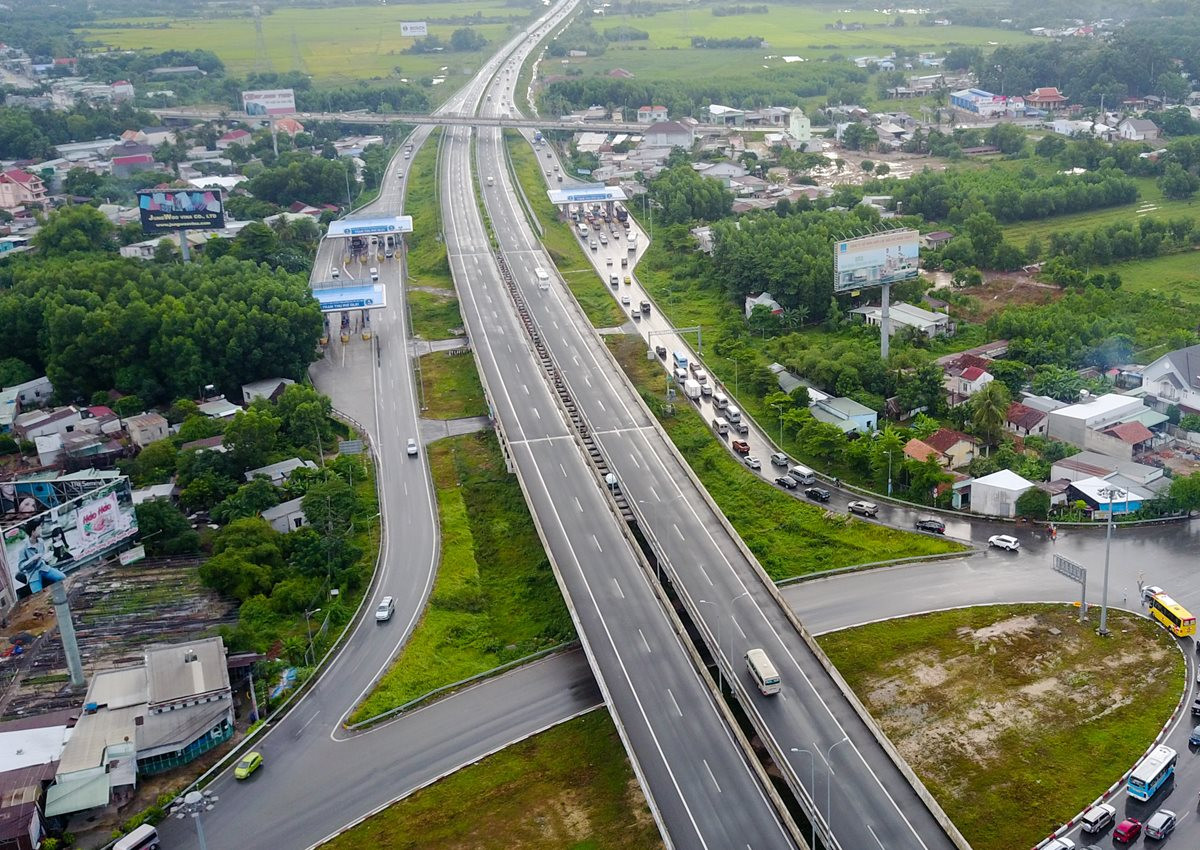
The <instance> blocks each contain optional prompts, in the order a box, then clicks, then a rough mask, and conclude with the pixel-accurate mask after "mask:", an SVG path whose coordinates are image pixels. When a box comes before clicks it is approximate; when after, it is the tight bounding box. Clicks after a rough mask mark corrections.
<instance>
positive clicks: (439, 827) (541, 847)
mask: <svg viewBox="0 0 1200 850" xmlns="http://www.w3.org/2000/svg"><path fill="white" fill-rule="evenodd" d="M324 846H325V847H326V848H327V850H350V848H358V847H387V848H392V850H409V848H417V847H420V848H421V850H458V848H463V847H471V848H475V850H561V848H573V850H599V848H605V850H652V849H653V848H661V847H662V840H661V839H660V838H659V836H658V830H657V829H656V828H655V825H654V820H653V818H652V817H651V815H650V810H649V808H648V807H647V805H646V800H645V797H643V795H642V792H641V789H640V788H639V787H638V784H637V780H636V779H635V778H634V776H633V770H632V768H631V767H630V765H629V760H628V758H626V756H625V750H624V748H623V747H622V746H621V740H620V738H619V737H618V736H617V730H616V728H615V727H614V726H613V723H612V720H611V719H610V718H609V716H608V713H607V712H605V711H601V710H597V711H593V712H590V713H588V714H585V715H584V716H583V717H577V718H575V719H574V720H568V721H567V722H566V723H563V724H561V725H559V726H556V727H554V728H553V729H550V730H548V731H546V732H542V733H541V734H538V735H534V736H533V737H532V738H528V739H527V740H525V741H522V742H520V743H518V744H513V745H512V746H511V747H506V748H505V749H503V750H501V751H500V752H498V753H496V754H495V755H491V756H488V757H487V758H485V759H483V760H482V761H480V762H479V763H477V764H473V765H471V766H469V767H465V768H463V769H462V770H460V771H458V772H457V773H453V774H451V775H450V776H447V777H446V778H445V779H442V780H441V781H439V782H437V783H436V784H434V785H431V786H429V787H428V788H424V789H422V790H420V791H417V792H416V793H414V794H412V795H410V796H408V797H406V798H405V799H403V800H401V801H400V802H398V803H396V804H394V805H392V806H390V807H388V808H387V809H384V810H383V811H382V812H380V813H379V814H377V815H374V816H373V817H371V818H369V819H367V820H366V821H363V823H361V824H359V825H358V826H356V827H354V828H353V829H351V830H349V831H347V832H345V833H343V834H342V835H339V836H338V837H337V838H335V839H333V840H332V841H330V842H329V843H328V844H326V845H324Z"/></svg>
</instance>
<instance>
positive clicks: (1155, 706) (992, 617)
mask: <svg viewBox="0 0 1200 850" xmlns="http://www.w3.org/2000/svg"><path fill="white" fill-rule="evenodd" d="M1110 617H1111V618H1112V619H1111V620H1110V626H1112V625H1115V627H1114V628H1113V629H1112V632H1111V634H1110V635H1109V636H1108V637H1104V638H1102V637H1100V636H1098V635H1097V634H1096V632H1095V627H1094V623H1090V624H1083V625H1080V624H1079V613H1078V609H1076V608H1073V607H1071V606H1064V605H1014V606H1004V605H997V606H988V607H980V608H965V609H959V610H953V611H944V612H939V613H935V614H928V615H922V616H918V617H910V618H905V619H900V620H889V621H887V622H883V623H875V624H871V625H868V626H862V627H860V628H854V629H849V630H846V631H844V632H835V633H833V634H828V635H825V636H823V637H822V638H821V639H820V642H821V646H822V647H823V648H824V649H825V651H826V652H827V653H828V654H829V656H830V658H831V659H832V660H833V662H834V664H836V665H837V667H838V669H839V670H840V671H841V673H842V675H843V676H845V677H846V680H847V681H848V682H849V683H850V686H851V687H852V688H853V689H854V691H855V692H856V693H857V694H858V695H859V697H860V698H861V699H862V700H863V702H864V703H865V704H866V705H867V707H868V709H870V710H871V712H872V715H873V716H874V717H875V719H876V720H877V721H879V723H880V725H881V726H882V727H883V729H884V731H885V732H887V734H888V737H889V738H890V739H891V740H892V741H893V742H894V743H895V744H896V746H897V748H898V749H899V750H900V752H901V754H902V755H903V756H904V757H905V759H906V760H907V761H908V763H909V764H910V765H911V766H912V768H913V769H914V770H915V771H916V773H917V775H918V776H920V777H921V780H922V781H923V782H924V783H925V785H926V787H928V788H929V790H930V792H932V793H933V795H934V796H935V797H936V798H937V800H938V802H939V803H941V805H942V807H943V808H944V809H945V810H946V813H947V814H948V815H949V816H950V818H951V819H952V820H953V821H954V823H955V824H956V825H957V826H958V827H959V829H961V830H962V832H963V835H964V836H965V837H966V839H967V841H968V842H970V844H971V846H972V847H975V848H977V850H1008V848H1013V847H1031V846H1033V845H1034V844H1036V843H1037V842H1038V841H1040V840H1041V839H1042V838H1043V837H1044V836H1046V835H1047V834H1048V833H1049V832H1050V831H1052V830H1053V829H1055V828H1056V827H1058V826H1059V825H1060V824H1062V823H1065V822H1066V821H1068V820H1069V819H1071V818H1072V817H1074V816H1075V815H1076V814H1077V813H1078V812H1079V811H1080V810H1081V809H1083V808H1084V807H1086V806H1087V805H1088V804H1090V803H1091V801H1092V800H1094V799H1096V797H1097V796H1099V795H1100V794H1101V793H1103V792H1104V790H1105V789H1106V788H1108V786H1109V785H1110V784H1111V783H1113V782H1115V781H1116V780H1117V779H1118V778H1119V777H1120V776H1121V774H1122V773H1124V772H1125V771H1126V770H1128V769H1129V768H1130V767H1131V766H1132V765H1133V764H1134V763H1135V762H1136V761H1137V759H1138V758H1139V757H1140V756H1141V754H1142V752H1143V751H1144V750H1145V749H1146V747H1147V746H1149V745H1150V743H1151V742H1152V741H1154V739H1155V737H1156V736H1157V735H1158V732H1159V729H1160V727H1161V726H1162V724H1163V723H1164V722H1165V721H1166V719H1167V718H1168V717H1170V716H1171V712H1172V711H1173V710H1174V708H1175V705H1176V703H1177V701H1178V700H1179V695H1180V692H1181V689H1186V687H1187V681H1186V665H1185V662H1184V659H1183V658H1182V657H1181V656H1180V654H1179V651H1178V649H1177V645H1176V642H1175V640H1174V638H1172V637H1171V636H1170V635H1169V634H1167V632H1165V631H1163V630H1162V629H1160V628H1159V627H1158V626H1157V625H1155V624H1154V623H1152V622H1150V621H1149V620H1145V619H1142V618H1138V617H1134V616H1132V615H1129V614H1125V613H1123V612H1120V611H1113V612H1110ZM1093 619H1094V618H1093ZM864 647H870V651H869V652H864V651H863V648H864Z"/></svg>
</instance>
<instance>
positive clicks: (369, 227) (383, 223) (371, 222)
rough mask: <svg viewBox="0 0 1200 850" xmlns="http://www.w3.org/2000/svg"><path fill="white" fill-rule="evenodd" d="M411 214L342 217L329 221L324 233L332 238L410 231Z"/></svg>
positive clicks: (411, 227)
mask: <svg viewBox="0 0 1200 850" xmlns="http://www.w3.org/2000/svg"><path fill="white" fill-rule="evenodd" d="M412 229H413V226H412V216H411V215H395V216H389V217H387V218H342V219H338V220H337V221H331V222H330V223H329V232H328V233H326V234H325V235H326V236H328V237H330V238H332V239H338V238H341V239H349V238H350V237H351V236H384V235H386V234H388V233H412Z"/></svg>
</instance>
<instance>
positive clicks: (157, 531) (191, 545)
mask: <svg viewBox="0 0 1200 850" xmlns="http://www.w3.org/2000/svg"><path fill="white" fill-rule="evenodd" d="M133 510H134V513H135V514H136V515H137V521H138V534H139V537H140V539H141V541H142V542H143V543H145V544H146V553H147V554H148V555H155V556H157V555H184V554H187V553H189V552H198V551H199V550H200V535H199V534H197V533H196V532H195V530H193V529H192V527H191V525H189V524H188V521H187V517H185V516H184V515H183V513H182V512H181V511H180V510H179V508H177V507H175V506H174V505H172V504H171V503H170V502H168V501H167V500H165V499H150V500H148V501H145V502H142V503H141V504H140V505H135V506H134V509H133Z"/></svg>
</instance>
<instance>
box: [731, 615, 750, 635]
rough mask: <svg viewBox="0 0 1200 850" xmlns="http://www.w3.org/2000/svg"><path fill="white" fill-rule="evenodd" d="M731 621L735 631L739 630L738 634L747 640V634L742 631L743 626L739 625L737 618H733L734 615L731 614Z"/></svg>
mask: <svg viewBox="0 0 1200 850" xmlns="http://www.w3.org/2000/svg"><path fill="white" fill-rule="evenodd" d="M729 619H730V621H731V622H732V623H733V627H734V628H735V629H737V630H738V634H739V635H741V636H742V637H743V638H745V637H746V633H745V632H744V631H742V627H741V625H740V624H739V623H738V621H737V617H735V616H733V615H732V614H730V615H729Z"/></svg>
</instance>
